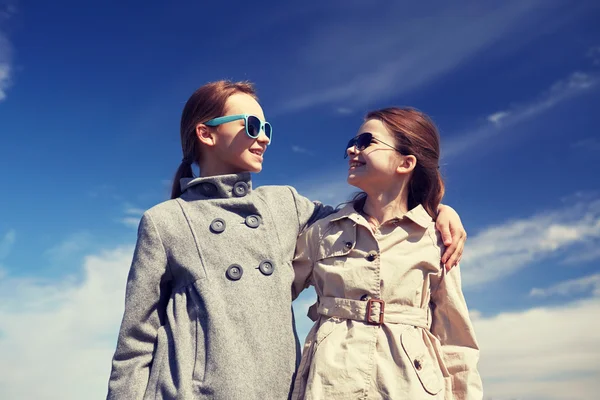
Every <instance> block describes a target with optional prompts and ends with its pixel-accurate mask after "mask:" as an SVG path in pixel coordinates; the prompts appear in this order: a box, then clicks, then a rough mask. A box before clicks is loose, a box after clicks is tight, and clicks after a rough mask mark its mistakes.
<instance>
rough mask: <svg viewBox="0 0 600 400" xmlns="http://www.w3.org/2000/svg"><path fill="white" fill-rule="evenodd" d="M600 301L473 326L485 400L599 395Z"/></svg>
mask: <svg viewBox="0 0 600 400" xmlns="http://www.w3.org/2000/svg"><path fill="white" fill-rule="evenodd" d="M597 315H600V298H598V297H594V298H591V299H586V300H583V301H577V302H572V303H568V304H564V305H561V306H559V307H541V308H534V309H530V310H525V311H520V312H511V313H501V314H499V315H496V316H493V317H489V318H479V319H476V320H474V321H473V323H474V326H475V331H476V334H477V339H478V341H479V346H480V350H481V359H480V363H479V370H480V372H481V375H482V377H483V380H484V391H485V396H486V398H489V399H494V400H502V399H505V400H509V399H523V400H529V399H531V400H533V399H539V400H542V399H544V400H550V399H556V400H559V399H560V400H563V399H564V400H567V399H568V400H575V399H581V400H588V399H592V398H595V397H596V394H597V393H598V391H600V381H599V380H598V379H597V376H598V375H599V374H600V362H599V361H598V360H600V335H598V330H600V320H599V319H598V318H595V316H597Z"/></svg>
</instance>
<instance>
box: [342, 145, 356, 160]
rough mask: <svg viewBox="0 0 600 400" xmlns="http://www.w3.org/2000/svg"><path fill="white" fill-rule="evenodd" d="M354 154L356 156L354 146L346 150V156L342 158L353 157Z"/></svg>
mask: <svg viewBox="0 0 600 400" xmlns="http://www.w3.org/2000/svg"><path fill="white" fill-rule="evenodd" d="M355 154H358V149H357V148H356V145H353V146H350V147H348V148H347V149H346V154H344V158H348V156H353V155H355Z"/></svg>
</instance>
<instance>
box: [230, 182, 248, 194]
mask: <svg viewBox="0 0 600 400" xmlns="http://www.w3.org/2000/svg"><path fill="white" fill-rule="evenodd" d="M248 189H249V187H248V184H247V183H246V182H236V184H235V185H233V195H234V196H236V197H244V196H245V195H246V193H248Z"/></svg>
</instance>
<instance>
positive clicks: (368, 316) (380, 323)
mask: <svg viewBox="0 0 600 400" xmlns="http://www.w3.org/2000/svg"><path fill="white" fill-rule="evenodd" d="M373 303H379V322H377V321H375V322H373V321H372V320H371V315H372V311H371V310H372V307H371V306H372V305H373ZM384 309H385V301H383V300H381V299H369V300H368V301H367V323H368V324H370V325H383V311H384Z"/></svg>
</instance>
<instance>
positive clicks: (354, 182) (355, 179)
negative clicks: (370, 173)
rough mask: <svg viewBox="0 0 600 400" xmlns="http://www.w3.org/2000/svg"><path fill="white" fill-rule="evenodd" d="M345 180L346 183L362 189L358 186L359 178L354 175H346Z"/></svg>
mask: <svg viewBox="0 0 600 400" xmlns="http://www.w3.org/2000/svg"><path fill="white" fill-rule="evenodd" d="M346 182H348V184H350V185H352V186H354V187H356V188H359V189H361V190H362V188H361V187H360V179H359V178H358V177H357V176H356V175H348V178H347V179H346Z"/></svg>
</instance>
